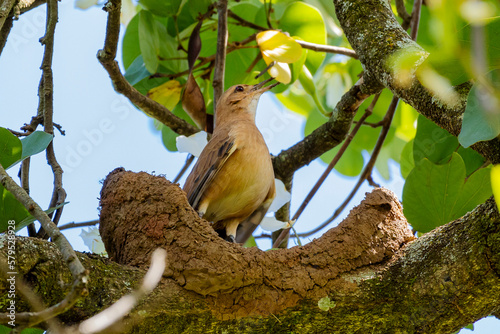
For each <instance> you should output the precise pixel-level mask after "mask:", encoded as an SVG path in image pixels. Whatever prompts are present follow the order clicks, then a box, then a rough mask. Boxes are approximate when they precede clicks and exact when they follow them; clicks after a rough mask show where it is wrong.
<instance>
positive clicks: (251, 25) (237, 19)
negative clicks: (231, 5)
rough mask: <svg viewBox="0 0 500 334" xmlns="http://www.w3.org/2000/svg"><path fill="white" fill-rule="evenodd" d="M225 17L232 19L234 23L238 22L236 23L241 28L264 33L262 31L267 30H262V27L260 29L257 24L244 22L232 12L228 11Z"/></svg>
mask: <svg viewBox="0 0 500 334" xmlns="http://www.w3.org/2000/svg"><path fill="white" fill-rule="evenodd" d="M227 15H228V16H229V17H230V18H233V19H235V20H236V21H238V23H239V24H240V25H241V26H244V27H249V28H252V29H255V30H259V31H264V30H268V28H264V27H261V26H259V25H258V24H255V23H253V22H250V21H247V20H245V19H244V18H242V17H240V16H238V15H236V14H235V13H234V12H232V11H231V10H228V11H227Z"/></svg>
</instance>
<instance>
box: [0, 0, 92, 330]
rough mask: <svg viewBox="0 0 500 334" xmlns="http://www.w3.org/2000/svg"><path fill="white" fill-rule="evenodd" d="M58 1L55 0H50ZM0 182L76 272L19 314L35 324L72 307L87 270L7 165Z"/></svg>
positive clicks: (20, 320)
mask: <svg viewBox="0 0 500 334" xmlns="http://www.w3.org/2000/svg"><path fill="white" fill-rule="evenodd" d="M50 1H56V0H50ZM0 184H2V186H4V187H5V189H7V190H8V191H10V192H11V193H12V195H14V197H15V198H16V199H17V200H18V201H19V202H21V203H22V204H23V205H24V207H25V208H26V209H27V210H28V212H29V213H30V214H31V215H33V216H34V217H35V218H36V219H37V220H38V221H39V222H40V224H41V225H42V227H43V229H44V230H45V231H46V232H47V234H48V235H49V236H50V238H51V239H52V241H53V242H54V244H55V245H56V246H57V247H58V248H59V250H60V251H61V254H62V257H63V259H64V261H65V262H66V264H67V266H68V268H69V270H70V272H71V275H72V276H73V280H74V281H73V286H72V288H71V291H70V292H69V293H68V294H67V295H66V297H65V298H64V299H63V300H62V301H61V302H59V303H57V304H55V305H53V306H51V307H49V308H46V309H44V310H43V311H40V312H35V313H33V312H23V313H17V314H16V324H19V325H21V324H27V325H30V326H34V325H36V324H38V323H40V322H43V321H46V320H47V319H50V318H53V317H54V316H56V315H58V314H60V313H62V312H65V311H67V310H69V309H70V308H71V307H72V306H73V305H74V304H75V303H76V302H77V301H78V299H79V298H81V297H82V296H83V295H85V294H87V290H86V286H87V281H88V272H87V271H86V270H85V268H84V267H83V266H82V264H81V262H80V260H78V257H77V256H76V253H75V251H74V250H73V248H72V247H71V244H70V243H69V242H68V240H67V239H66V237H65V236H64V235H63V234H62V233H61V231H59V229H58V228H57V226H56V225H55V224H54V222H52V220H51V219H50V218H49V216H48V215H47V214H46V213H45V212H44V211H43V210H42V208H41V207H40V206H39V205H38V204H37V203H36V202H35V201H34V200H33V199H32V198H31V197H30V196H29V195H28V194H27V193H26V192H25V191H24V190H23V188H21V187H20V186H19V185H17V183H15V182H14V180H12V178H11V177H10V176H9V175H8V174H7V172H6V171H5V169H4V168H3V167H2V166H1V165H0ZM6 316H7V315H6V314H5V313H2V314H0V321H3V320H4V318H6Z"/></svg>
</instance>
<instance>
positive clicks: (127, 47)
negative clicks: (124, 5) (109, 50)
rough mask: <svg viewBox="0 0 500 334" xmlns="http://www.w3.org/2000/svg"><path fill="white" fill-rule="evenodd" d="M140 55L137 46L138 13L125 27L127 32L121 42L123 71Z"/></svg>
mask: <svg viewBox="0 0 500 334" xmlns="http://www.w3.org/2000/svg"><path fill="white" fill-rule="evenodd" d="M140 55H141V47H140V45H139V13H137V14H136V15H135V16H134V17H133V18H132V20H130V22H129V23H128V25H127V30H126V31H125V35H124V36H123V42H122V61H123V67H125V70H127V69H128V67H129V66H130V65H131V64H132V62H133V61H134V60H136V59H137V57H139V56H140Z"/></svg>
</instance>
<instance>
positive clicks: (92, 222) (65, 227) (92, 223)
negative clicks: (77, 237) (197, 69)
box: [59, 219, 99, 231]
mask: <svg viewBox="0 0 500 334" xmlns="http://www.w3.org/2000/svg"><path fill="white" fill-rule="evenodd" d="M97 224H99V219H96V220H90V221H88V222H82V223H75V222H72V223H67V224H64V225H62V226H59V230H60V231H62V230H68V229H70V228H77V227H85V226H95V225H97Z"/></svg>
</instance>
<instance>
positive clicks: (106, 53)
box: [97, 0, 199, 136]
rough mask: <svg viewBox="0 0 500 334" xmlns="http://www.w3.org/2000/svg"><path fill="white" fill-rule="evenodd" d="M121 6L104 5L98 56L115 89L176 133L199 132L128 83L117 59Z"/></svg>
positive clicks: (117, 3)
mask: <svg viewBox="0 0 500 334" xmlns="http://www.w3.org/2000/svg"><path fill="white" fill-rule="evenodd" d="M120 8H121V1H120V0H110V1H108V2H107V3H106V5H105V6H104V10H105V11H107V12H108V15H109V16H108V23H107V27H106V39H105V42H104V49H102V50H99V52H98V53H97V58H98V59H99V61H100V63H101V65H102V66H103V67H104V68H105V69H106V71H107V72H108V74H109V77H110V78H111V81H112V82H113V86H114V88H115V90H116V91H117V92H118V93H120V94H123V95H124V96H125V97H127V98H128V99H129V100H130V102H132V103H133V104H134V105H136V106H137V107H138V108H139V109H141V110H142V111H144V112H145V113H146V114H148V115H149V116H151V117H153V118H154V119H156V120H158V121H159V122H161V123H163V124H165V125H166V126H168V127H169V128H171V129H172V130H173V131H175V132H176V133H178V134H180V135H185V136H189V135H192V134H193V133H195V132H198V131H199V129H197V128H195V127H194V126H192V125H191V124H189V123H187V122H186V121H185V120H183V119H182V118H179V117H177V116H175V115H174V114H172V112H171V111H170V110H168V109H167V108H165V107H164V106H163V105H161V104H159V103H158V102H156V101H154V100H152V99H150V98H149V97H147V96H144V95H143V94H141V93H140V92H139V91H138V90H137V89H135V88H134V87H133V86H132V85H130V83H128V81H127V80H126V79H125V77H124V76H123V74H122V73H121V71H120V67H119V66H118V63H117V62H116V60H115V58H116V49H117V45H118V38H119V33H120Z"/></svg>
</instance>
